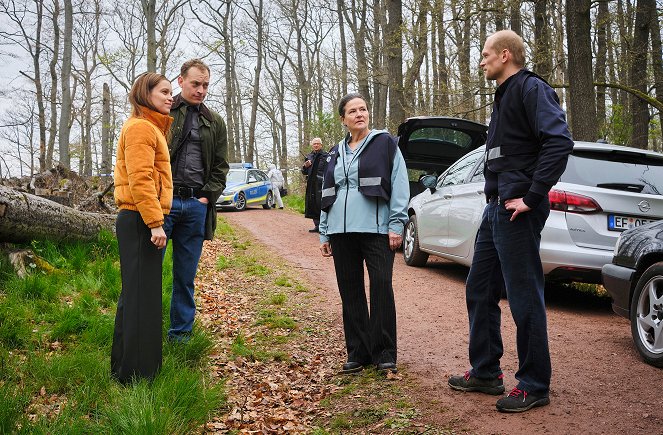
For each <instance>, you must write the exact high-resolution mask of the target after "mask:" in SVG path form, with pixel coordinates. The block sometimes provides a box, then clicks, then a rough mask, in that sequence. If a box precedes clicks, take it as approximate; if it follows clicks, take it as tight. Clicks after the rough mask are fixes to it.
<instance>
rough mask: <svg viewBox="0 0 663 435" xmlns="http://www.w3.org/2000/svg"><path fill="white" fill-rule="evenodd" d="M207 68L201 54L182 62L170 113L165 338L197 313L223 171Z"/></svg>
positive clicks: (185, 330) (220, 127)
mask: <svg viewBox="0 0 663 435" xmlns="http://www.w3.org/2000/svg"><path fill="white" fill-rule="evenodd" d="M209 81H210V69H209V67H208V66H207V65H206V64H205V63H204V62H203V61H201V60H200V59H192V60H189V61H187V62H185V63H184V64H183V65H182V68H181V70H180V76H179V77H178V78H177V83H178V84H179V86H180V88H181V93H180V94H179V95H178V96H176V97H175V100H174V102H173V107H172V109H171V111H170V116H172V117H173V124H172V126H171V129H170V134H171V137H170V141H169V144H168V148H169V149H170V161H171V166H172V173H173V206H172V208H171V211H170V215H168V217H167V218H166V222H165V224H164V229H165V231H166V234H167V236H168V239H169V240H171V241H172V243H173V294H172V299H171V303H170V329H169V330H168V338H169V339H170V340H174V341H186V340H187V339H188V337H189V335H190V334H191V329H192V327H193V320H194V316H195V314H196V304H195V301H194V296H193V295H194V278H195V276H196V271H197V269H198V261H199V260H200V254H201V252H202V248H203V240H211V239H212V237H213V236H214V230H215V229H216V207H215V203H216V200H217V198H218V197H219V195H221V192H223V189H224V188H225V184H226V174H227V173H228V162H227V161H226V159H227V153H228V146H227V133H226V124H225V123H224V121H223V119H222V118H221V116H219V114H218V113H216V112H214V111H212V110H210V109H209V108H208V107H207V106H206V105H205V103H203V100H204V99H205V97H206V96H207V88H208V86H209Z"/></svg>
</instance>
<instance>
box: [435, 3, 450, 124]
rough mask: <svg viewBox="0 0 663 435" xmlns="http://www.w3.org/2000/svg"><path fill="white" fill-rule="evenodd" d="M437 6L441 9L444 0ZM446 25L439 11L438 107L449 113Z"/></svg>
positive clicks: (442, 111)
mask: <svg viewBox="0 0 663 435" xmlns="http://www.w3.org/2000/svg"><path fill="white" fill-rule="evenodd" d="M439 1H440V4H439V7H438V8H436V9H437V10H442V6H443V5H444V0H439ZM446 40H447V39H446V26H445V24H444V14H443V13H440V14H439V16H438V21H437V46H438V56H439V60H438V62H437V65H438V74H439V77H440V78H439V88H438V91H437V92H438V103H437V105H438V107H439V108H440V112H441V113H449V107H450V106H451V102H450V101H449V69H448V65H447V50H446Z"/></svg>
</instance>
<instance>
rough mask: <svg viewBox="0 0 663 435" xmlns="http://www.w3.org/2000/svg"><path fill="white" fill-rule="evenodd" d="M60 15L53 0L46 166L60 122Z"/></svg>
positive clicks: (51, 159)
mask: <svg viewBox="0 0 663 435" xmlns="http://www.w3.org/2000/svg"><path fill="white" fill-rule="evenodd" d="M59 15H60V2H59V0H54V1H53V13H52V17H51V18H52V22H53V54H52V56H53V57H52V58H51V62H50V63H49V71H50V74H51V92H50V111H51V119H50V123H49V127H48V145H47V146H46V168H50V167H52V166H53V152H54V150H55V138H56V137H57V124H58V110H57V108H58V106H57V99H58V73H57V66H58V56H59V54H60V26H59V25H58V21H59Z"/></svg>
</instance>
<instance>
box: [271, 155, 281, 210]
mask: <svg viewBox="0 0 663 435" xmlns="http://www.w3.org/2000/svg"><path fill="white" fill-rule="evenodd" d="M267 178H269V181H271V182H272V187H273V189H272V193H273V194H274V201H275V205H272V207H278V208H279V209H280V210H283V200H282V199H281V188H282V187H283V181H284V179H283V173H282V172H281V170H280V169H277V167H276V165H275V164H274V163H272V164H270V165H269V171H267Z"/></svg>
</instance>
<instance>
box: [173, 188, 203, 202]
mask: <svg viewBox="0 0 663 435" xmlns="http://www.w3.org/2000/svg"><path fill="white" fill-rule="evenodd" d="M200 193H201V190H200V189H196V188H195V187H187V186H178V185H175V186H173V196H179V197H180V198H185V199H186V198H199V197H200V196H202V195H201V194H200Z"/></svg>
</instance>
